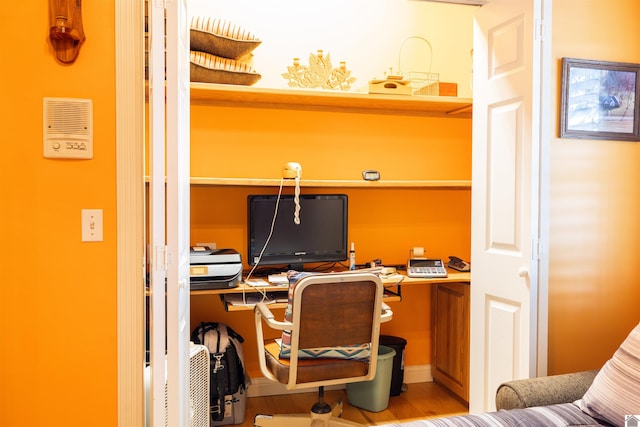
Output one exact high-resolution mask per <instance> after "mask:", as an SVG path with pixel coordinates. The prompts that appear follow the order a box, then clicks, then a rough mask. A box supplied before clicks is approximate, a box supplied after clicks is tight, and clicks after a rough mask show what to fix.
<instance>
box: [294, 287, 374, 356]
mask: <svg viewBox="0 0 640 427" xmlns="http://www.w3.org/2000/svg"><path fill="white" fill-rule="evenodd" d="M377 282H379V279H378V278H377V277H376V276H374V275H367V276H366V277H362V275H356V274H351V275H349V274H339V275H338V274H336V275H330V274H325V275H319V276H307V277H304V278H302V279H301V280H300V281H299V282H298V284H297V286H296V288H295V290H294V296H293V313H292V314H293V315H292V323H293V324H294V325H296V326H297V328H296V329H297V330H298V334H297V337H298V339H299V344H298V348H316V347H337V346H347V345H352V344H364V343H372V342H374V341H375V342H377V338H378V335H379V317H380V307H381V304H380V298H381V296H382V295H381V293H382V284H381V283H377ZM292 333H294V334H295V331H292ZM292 339H295V337H294V336H292ZM292 345H293V343H292Z"/></svg>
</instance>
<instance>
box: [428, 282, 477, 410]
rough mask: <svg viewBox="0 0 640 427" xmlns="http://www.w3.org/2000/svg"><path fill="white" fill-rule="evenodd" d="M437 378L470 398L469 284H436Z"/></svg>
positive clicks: (434, 363) (433, 359)
mask: <svg viewBox="0 0 640 427" xmlns="http://www.w3.org/2000/svg"><path fill="white" fill-rule="evenodd" d="M431 301H432V316H433V318H432V322H431V325H432V338H433V343H432V357H431V373H432V375H433V380H434V381H436V382H438V383H440V384H442V385H443V386H445V387H447V388H448V389H449V390H451V391H452V392H453V393H455V394H456V395H457V396H458V397H460V398H461V399H463V400H464V401H465V402H468V401H469V284H468V283H439V284H434V285H433V287H432V297H431Z"/></svg>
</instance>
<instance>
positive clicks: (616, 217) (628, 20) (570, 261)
mask: <svg viewBox="0 0 640 427" xmlns="http://www.w3.org/2000/svg"><path fill="white" fill-rule="evenodd" d="M614 6H615V7H614ZM576 13H578V15H579V19H575V17H576ZM553 14H554V17H553V56H554V58H555V61H554V67H553V73H554V74H553V75H555V76H558V78H557V79H554V83H556V84H554V87H553V94H552V96H553V98H552V99H557V101H558V106H557V108H556V110H555V111H553V113H552V117H553V120H554V124H555V127H554V134H553V135H552V144H551V223H550V272H549V274H550V283H549V372H550V373H552V374H553V373H562V372H571V371H575V370H580V369H593V368H599V367H600V366H601V365H602V363H603V362H604V361H606V360H607V359H608V358H609V357H611V354H612V353H613V352H614V351H615V349H616V348H617V347H618V345H619V344H620V342H621V341H622V340H623V339H624V337H625V336H626V335H627V334H628V332H629V331H630V330H631V329H632V327H633V326H635V325H636V324H637V323H638V322H639V321H640V313H639V312H638V302H639V301H640V286H639V285H638V283H639V281H638V268H637V267H638V261H637V259H638V256H639V254H640V243H639V241H640V240H639V238H638V237H639V236H640V221H638V218H639V217H640V167H639V166H640V145H639V144H638V143H633V142H620V141H595V140H568V139H559V138H557V135H558V133H557V131H556V129H557V118H558V111H559V102H560V86H559V80H560V74H561V64H560V61H561V58H562V57H572V58H584V59H597V60H603V61H619V62H634V63H639V62H640V43H638V40H639V39H640V27H639V26H638V23H637V20H638V17H640V3H638V1H637V0H618V1H615V2H603V1H600V0H563V1H556V2H554V4H553Z"/></svg>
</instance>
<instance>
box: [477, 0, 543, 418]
mask: <svg viewBox="0 0 640 427" xmlns="http://www.w3.org/2000/svg"><path fill="white" fill-rule="evenodd" d="M540 13H541V0H517V1H514V0H492V1H491V2H489V3H488V4H487V5H485V6H482V7H481V8H479V9H478V12H477V13H476V20H475V31H474V58H476V62H475V64H474V70H475V72H474V85H473V87H474V106H473V111H474V117H473V172H472V185H473V194H472V243H471V259H472V265H473V268H472V271H471V362H470V364H471V366H470V396H469V400H470V401H469V409H470V411H471V412H483V411H487V410H494V409H495V393H496V390H497V387H498V386H499V385H500V384H501V383H502V382H504V381H507V380H511V379H514V378H525V377H529V376H531V375H532V374H535V373H534V372H532V371H531V370H530V367H531V366H532V365H535V363H532V359H534V360H535V358H536V353H535V351H536V348H535V344H536V341H535V340H532V334H534V335H535V334H536V329H535V317H536V316H534V315H532V313H535V312H536V310H537V306H536V304H537V296H536V295H535V292H533V293H532V289H534V290H535V289H537V284H533V285H535V286H532V280H534V281H535V280H536V278H537V274H533V275H532V274H530V272H536V271H537V269H538V265H537V263H538V261H537V253H532V250H533V249H534V245H533V244H532V242H534V241H537V236H538V213H537V212H536V209H537V207H538V203H537V200H536V199H537V197H538V193H537V190H536V189H537V180H538V176H537V175H535V176H534V177H533V178H532V176H533V175H534V174H537V173H538V172H537V171H538V165H537V162H538V161H539V156H538V154H537V153H538V146H539V140H538V139H539V135H540V132H539V130H538V129H539V123H538V117H539V114H537V113H536V111H537V109H539V105H540V102H539V98H540V93H539V92H537V90H536V88H538V87H539V84H538V83H537V81H538V80H539V79H540V73H539V69H537V67H536V61H535V59H534V58H536V57H537V55H538V53H537V52H538V50H539V46H538V45H539V43H540V41H539V40H537V38H536V27H537V26H536V25H535V22H537V19H539V16H538V15H539V14H540ZM532 165H533V166H532ZM532 319H534V321H533V322H532Z"/></svg>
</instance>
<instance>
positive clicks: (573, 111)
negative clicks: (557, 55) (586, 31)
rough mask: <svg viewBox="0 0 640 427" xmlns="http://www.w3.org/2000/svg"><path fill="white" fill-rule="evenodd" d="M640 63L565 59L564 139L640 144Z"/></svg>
mask: <svg viewBox="0 0 640 427" xmlns="http://www.w3.org/2000/svg"><path fill="white" fill-rule="evenodd" d="M639 86H640V64H629V63H624V62H605V61H593V60H587V59H574V58H562V100H561V104H560V138H582V139H610V140H622V141H640V125H639V122H640V98H639V97H638V95H637V90H638V87H639Z"/></svg>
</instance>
